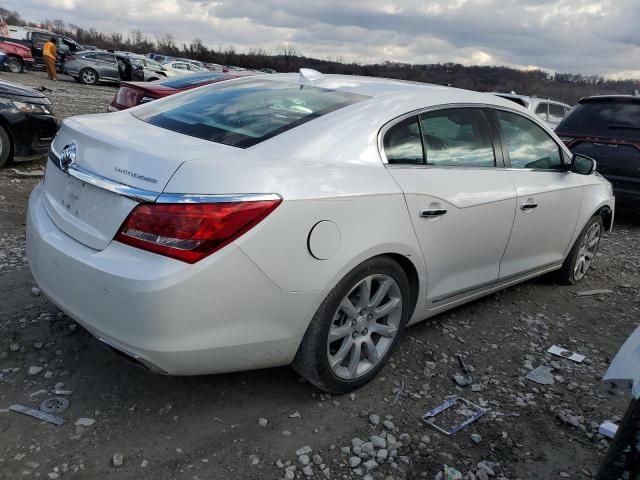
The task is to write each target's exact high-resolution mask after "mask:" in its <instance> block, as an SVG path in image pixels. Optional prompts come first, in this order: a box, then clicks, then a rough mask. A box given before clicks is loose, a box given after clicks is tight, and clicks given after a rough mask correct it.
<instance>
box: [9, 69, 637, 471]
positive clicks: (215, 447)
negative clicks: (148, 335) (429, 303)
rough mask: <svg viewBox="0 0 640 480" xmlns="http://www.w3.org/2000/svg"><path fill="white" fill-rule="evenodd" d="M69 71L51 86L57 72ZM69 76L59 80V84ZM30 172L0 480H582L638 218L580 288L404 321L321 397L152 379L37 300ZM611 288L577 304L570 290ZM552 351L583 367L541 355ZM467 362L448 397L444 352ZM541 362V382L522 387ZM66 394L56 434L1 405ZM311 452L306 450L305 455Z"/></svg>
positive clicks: (12, 248)
mask: <svg viewBox="0 0 640 480" xmlns="http://www.w3.org/2000/svg"><path fill="white" fill-rule="evenodd" d="M0 78H2V79H5V78H6V79H9V80H12V81H17V82H21V83H24V84H27V85H32V86H45V87H46V88H49V89H51V90H52V91H50V92H47V95H48V96H49V98H50V99H51V100H52V102H53V106H54V108H55V111H56V112H57V114H58V115H59V117H60V118H64V117H68V116H70V115H75V114H81V113H98V112H104V111H105V110H106V108H107V105H108V103H109V101H110V100H111V98H112V96H113V94H114V93H115V88H113V87H109V86H94V87H86V86H83V85H78V84H76V83H75V82H73V81H72V80H71V81H59V82H57V83H56V82H50V81H48V80H47V79H46V77H45V76H44V75H43V74H42V73H37V72H36V73H29V74H22V75H12V74H0ZM62 78H63V79H65V77H62ZM67 78H69V77H67ZM12 168H17V169H18V172H31V173H32V174H34V172H35V174H37V172H38V171H39V169H40V168H41V162H28V163H23V164H17V165H12V166H11V167H9V168H5V169H4V170H2V171H0V291H2V292H3V296H2V301H1V302H0V479H16V478H31V477H41V478H51V479H55V478H87V479H89V478H105V479H110V478H114V479H115V478H118V479H129V478H131V479H133V478H135V479H160V478H163V479H164V478H171V479H174V478H175V479H193V480H196V479H254V478H255V479H259V478H260V479H261V478H273V479H280V478H307V477H308V478H334V479H341V478H344V479H347V478H365V479H367V480H369V479H374V478H375V479H386V480H388V479H410V478H427V479H433V478H438V476H437V475H438V472H439V471H442V469H443V466H444V465H448V466H452V467H455V468H456V469H458V470H459V471H461V472H462V473H463V474H464V475H465V478H468V479H473V478H478V479H486V478H509V479H517V478H519V479H552V478H577V479H586V478H590V477H592V476H593V475H594V473H595V472H596V471H597V467H598V464H599V462H600V460H601V459H602V456H603V454H604V452H605V450H606V448H607V445H608V441H607V439H605V438H604V437H602V436H601V435H599V434H597V433H596V431H597V425H598V424H599V423H600V422H602V421H603V420H605V419H614V420H616V419H619V417H621V416H622V414H623V413H624V409H625V408H626V405H627V403H628V401H629V398H628V395H627V394H626V393H623V394H617V395H614V394H613V392H610V391H607V390H605V389H604V388H603V387H602V385H601V379H602V376H603V374H604V372H605V371H606V368H607V366H608V364H609V362H610V360H611V358H612V357H613V355H614V354H615V352H616V351H617V349H618V348H619V346H620V345H621V344H622V342H623V341H624V340H625V338H626V337H627V336H628V335H629V334H630V333H631V332H632V331H633V329H634V328H635V327H636V326H637V323H638V311H639V308H640V293H639V292H640V289H639V286H640V273H639V267H640V218H639V217H640V216H639V215H638V214H637V212H635V213H625V212H618V213H617V223H616V227H615V229H614V232H613V233H611V234H609V235H607V236H606V237H605V238H604V240H603V242H602V244H601V249H600V252H599V254H598V256H597V259H596V263H595V265H594V268H593V270H591V271H590V273H589V275H588V276H587V278H586V279H585V280H584V282H583V283H582V284H581V285H579V286H573V287H564V286H558V285H555V284H554V283H553V281H552V280H551V279H548V278H541V279H537V280H534V281H530V282H527V283H525V284H522V285H519V286H517V287H514V288H510V289H508V290H505V291H503V292H500V293H497V294H494V295H491V296H489V297H486V298H484V299H482V300H479V301H476V302H473V303H471V304H468V305H466V306H463V307H460V308H458V309H456V310H453V311H451V312H449V313H446V314H443V315H440V316H438V317H436V318H434V319H432V320H431V321H428V322H424V323H422V324H420V325H417V326H415V327H412V328H411V329H409V331H408V333H407V336H406V337H405V339H404V341H403V343H402V345H401V346H400V348H399V349H398V351H397V352H396V353H395V355H394V356H393V358H392V360H391V361H390V363H389V364H388V366H387V367H386V368H385V369H384V370H383V371H382V373H381V375H380V376H379V377H378V378H377V379H375V380H374V381H373V382H371V383H370V384H369V385H367V386H365V387H363V388H362V389H360V390H358V391H357V392H355V393H354V394H351V395H344V396H333V397H332V396H330V395H324V394H322V393H321V392H319V391H318V390H316V389H315V388H313V387H312V386H310V385H309V384H307V383H305V382H303V381H301V380H300V379H299V378H298V377H297V376H296V375H295V373H294V372H293V371H292V370H291V369H289V368H280V369H270V370H262V371H254V372H243V373H236V374H228V375H216V376H205V377H188V378H176V377H162V376H158V375H154V374H151V373H147V372H145V371H142V370H140V369H138V368H136V367H134V366H132V365H130V364H129V363H127V362H126V361H124V360H122V359H120V358H118V357H116V356H114V355H113V354H111V353H110V352H109V351H107V350H105V349H104V348H103V347H101V346H100V345H99V344H98V342H97V341H96V340H95V339H94V338H93V337H91V336H90V335H89V334H88V333H86V332H85V331H84V330H83V329H82V328H79V327H78V326H77V325H76V324H75V323H74V322H73V321H71V320H70V319H69V318H68V317H66V316H65V315H64V314H62V312H60V311H59V310H58V309H57V308H56V307H55V306H54V305H52V304H51V303H50V302H49V301H47V300H46V299H45V298H44V297H43V296H42V295H40V294H39V291H38V290H37V288H34V287H35V284H34V281H33V278H32V277H31V274H30V273H29V269H28V266H27V262H26V258H25V253H24V219H25V209H26V204H27V199H28V195H29V192H30V191H31V189H32V188H33V186H34V185H35V184H36V182H38V181H39V178H38V177H25V176H23V175H21V173H16V172H15V171H13V170H12ZM595 289H607V290H610V291H611V292H610V293H605V294H600V295H594V296H583V297H578V296H576V295H575V294H576V293H577V292H582V291H587V290H595ZM553 344H558V345H561V346H564V347H566V348H569V349H571V350H573V351H577V352H580V353H582V354H584V355H586V357H587V359H586V360H585V362H584V363H582V364H576V363H572V362H571V361H569V360H565V359H561V358H559V357H552V356H551V355H549V354H547V353H546V350H547V348H549V347H550V346H551V345H553ZM457 354H460V355H461V356H462V358H463V359H464V362H465V363H466V364H468V365H470V366H471V367H472V369H473V373H472V375H473V377H474V380H473V382H474V385H473V386H467V387H459V386H457V385H456V383H455V382H454V381H453V379H452V376H453V375H454V374H456V373H460V367H459V365H458V361H457V359H456V355H457ZM539 365H548V366H551V367H553V368H554V371H553V374H554V375H555V378H554V383H553V384H552V385H539V384H536V383H533V382H531V381H529V380H527V379H525V376H526V374H527V373H528V372H529V371H530V370H531V369H532V368H533V367H537V366H539ZM53 388H59V389H61V388H63V389H68V390H71V391H72V392H73V393H72V394H71V395H69V396H68V397H66V398H68V400H69V401H70V406H69V408H68V409H67V410H65V411H64V412H62V413H61V414H60V416H61V417H63V418H64V419H65V420H66V423H65V424H64V425H62V426H54V425H51V424H47V423H44V422H39V421H37V420H35V419H32V418H29V417H26V416H23V415H19V414H17V413H14V412H10V411H8V410H6V409H7V408H8V407H9V405H11V404H14V403H18V404H22V405H25V406H29V407H33V408H38V406H39V405H40V404H41V403H42V401H43V400H45V399H47V398H49V397H50V396H51V395H50V394H49V393H48V390H50V389H53ZM454 394H455V395H461V396H463V397H464V398H467V399H469V400H471V401H473V402H475V403H477V404H480V405H482V406H484V407H485V408H486V409H487V410H488V412H487V414H485V415H484V416H483V417H481V418H480V419H479V420H478V421H477V422H475V423H473V424H472V425H470V426H468V427H467V428H465V429H464V430H462V431H460V432H458V433H457V434H455V435H453V436H451V437H447V436H445V435H442V434H440V433H438V432H437V431H436V430H435V429H434V428H432V427H431V426H429V425H425V424H424V423H423V422H422V421H421V416H422V415H423V414H424V413H425V412H426V411H427V410H429V409H431V408H433V407H435V406H437V405H439V404H440V403H441V402H442V401H443V400H444V398H445V397H446V396H448V395H454ZM304 447H308V448H304Z"/></svg>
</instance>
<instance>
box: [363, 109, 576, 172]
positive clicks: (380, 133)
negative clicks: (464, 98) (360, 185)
mask: <svg viewBox="0 0 640 480" xmlns="http://www.w3.org/2000/svg"><path fill="white" fill-rule="evenodd" d="M453 108H492V109H494V110H503V111H505V112H510V113H515V114H517V115H520V116H521V117H524V118H526V119H528V120H531V121H532V122H534V123H536V124H537V125H538V126H540V127H542V128H543V130H544V131H545V132H547V133H551V134H552V135H551V138H552V139H553V140H554V141H555V142H556V144H558V146H559V147H560V148H561V149H562V150H563V151H564V152H565V153H566V154H567V156H569V157H570V158H571V157H572V156H573V154H572V153H571V151H570V150H569V148H568V147H567V146H566V145H565V144H564V142H562V141H561V140H560V138H559V137H558V135H557V134H556V133H555V132H554V131H553V130H552V129H551V128H549V127H548V126H547V125H545V124H544V122H543V121H542V119H540V118H538V117H537V116H536V115H535V114H533V113H531V112H529V111H527V112H526V113H524V112H522V110H518V109H517V108H511V107H507V106H505V105H497V104H489V103H443V104H440V105H431V106H429V107H422V108H416V109H415V110H411V111H410V112H407V113H403V114H402V115H399V116H397V117H395V118H393V119H391V120H389V121H388V122H386V123H385V124H384V125H383V126H382V127H381V128H380V130H379V131H378V138H377V142H376V143H377V145H378V154H379V156H380V160H382V163H383V164H384V165H385V166H386V167H389V166H391V165H398V167H405V168H407V167H409V168H411V167H413V166H414V165H412V164H402V163H400V164H392V163H389V160H388V159H387V154H386V152H385V151H384V136H385V134H386V133H387V131H389V129H391V128H392V127H393V126H394V125H395V124H396V123H399V122H401V121H402V120H404V119H406V118H409V117H415V116H418V115H420V114H421V113H429V112H434V111H438V110H449V109H453ZM415 166H417V167H422V168H424V167H431V168H442V167H441V166H439V165H429V164H418V165H415ZM451 167H453V168H463V166H460V167H457V166H454V165H451ZM471 168H500V167H497V166H494V167H471ZM514 170H521V169H514ZM547 171H548V170H547Z"/></svg>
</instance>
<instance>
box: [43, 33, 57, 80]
mask: <svg viewBox="0 0 640 480" xmlns="http://www.w3.org/2000/svg"><path fill="white" fill-rule="evenodd" d="M42 58H43V60H44V66H45V67H46V68H47V75H49V80H53V81H56V80H58V74H57V73H56V60H57V59H58V55H57V53H56V39H55V37H51V38H50V39H49V41H48V42H47V43H45V44H44V46H43V47H42Z"/></svg>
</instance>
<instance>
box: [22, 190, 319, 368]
mask: <svg viewBox="0 0 640 480" xmlns="http://www.w3.org/2000/svg"><path fill="white" fill-rule="evenodd" d="M27 256H28V259H29V265H30V267H31V271H32V273H33V276H34V277H35V279H36V282H37V283H38V285H39V286H40V288H41V289H42V291H43V293H44V294H45V295H46V296H47V297H49V298H50V299H51V301H52V302H53V303H55V304H56V305H57V306H58V307H59V308H60V309H61V310H63V311H64V312H65V313H67V314H68V315H69V316H70V317H72V318H73V319H75V320H76V321H77V322H78V323H80V324H81V325H82V326H83V327H85V328H86V329H87V330H89V331H90V332H91V333H92V334H93V335H94V336H96V337H98V338H99V339H101V340H102V341H103V342H104V343H107V344H108V345H109V346H111V347H113V348H115V349H117V350H119V351H120V352H124V353H125V354H126V355H128V356H130V357H134V358H135V357H137V358H135V359H136V360H137V361H138V362H139V363H142V364H143V365H146V366H148V367H150V368H151V369H152V370H156V371H160V372H163V373H168V374H172V375H198V374H208V373H218V372H228V371H235V370H247V369H254V368H262V367H271V366H280V365H286V364H289V363H290V362H291V361H292V360H293V357H294V356H295V353H296V351H297V348H298V345H299V342H300V340H301V339H302V336H303V335H304V332H305V331H306V328H307V325H308V321H309V319H310V318H311V317H312V315H313V312H314V311H315V308H316V306H317V304H318V303H319V301H320V298H319V297H320V295H321V294H320V293H319V292H312V293H290V292H285V291H283V290H281V289H279V288H278V287H276V286H275V285H274V284H273V283H272V282H271V281H270V280H269V279H268V278H267V277H266V276H265V275H264V274H263V273H262V272H261V271H260V270H259V269H258V268H257V267H256V266H255V264H253V262H251V261H250V260H249V258H248V257H246V255H245V254H244V253H242V251H241V250H240V249H238V248H237V247H236V246H235V245H233V244H232V245H228V246H227V247H225V248H224V249H222V250H221V251H219V252H217V253H216V254H215V255H212V256H211V257H208V258H207V259H205V260H202V261H201V262H198V263H196V264H194V265H188V264H185V263H182V262H179V261H176V260H172V259H169V258H166V257H162V256H159V255H154V254H151V253H148V252H144V251H141V250H138V249H135V248H132V247H129V246H126V245H123V244H120V243H118V242H112V243H111V244H110V245H109V246H107V248H105V249H104V250H102V251H98V250H93V249H91V248H89V247H87V246H85V245H83V244H81V243H79V242H77V241H76V240H74V239H73V238H71V237H69V236H68V235H66V234H65V233H63V232H62V231H61V230H59V229H58V228H57V227H56V225H55V224H54V223H53V222H52V220H51V218H50V217H49V216H48V214H47V212H46V210H45V207H44V204H43V201H42V186H38V187H36V188H35V189H34V191H33V193H32V194H31V197H30V199H29V210H28V218H27Z"/></svg>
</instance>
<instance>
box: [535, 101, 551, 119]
mask: <svg viewBox="0 0 640 480" xmlns="http://www.w3.org/2000/svg"><path fill="white" fill-rule="evenodd" d="M548 105H549V104H548V103H541V104H540V105H538V106H537V107H536V111H535V114H536V115H537V116H539V117H540V118H541V119H543V120H544V121H545V122H546V121H547V106H548Z"/></svg>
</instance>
